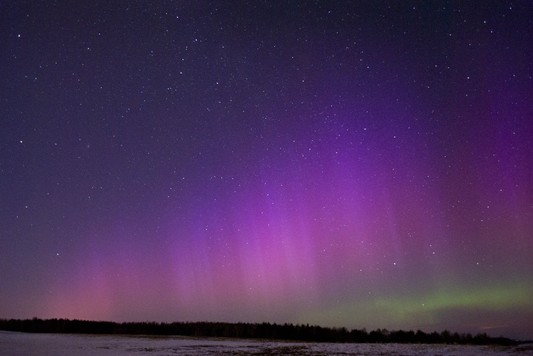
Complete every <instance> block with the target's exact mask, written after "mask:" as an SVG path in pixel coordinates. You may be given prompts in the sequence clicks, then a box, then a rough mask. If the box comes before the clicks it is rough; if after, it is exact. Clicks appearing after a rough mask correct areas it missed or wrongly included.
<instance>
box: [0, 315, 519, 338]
mask: <svg viewBox="0 0 533 356" xmlns="http://www.w3.org/2000/svg"><path fill="white" fill-rule="evenodd" d="M0 330H5V331H20V332H29V333H65V334H126V335H180V336H191V337H225V338H240V339H270V340H291V341H311V342H343V343H348V342H350V343H410V344H473V345H489V344H498V345H514V344H517V342H516V341H514V340H512V339H508V338H505V337H491V336H488V335H487V334H478V335H475V336H472V335H471V334H459V333H452V332H450V331H447V330H445V331H442V332H440V333H438V332H432V333H426V332H423V331H421V330H418V331H416V332H414V331H403V330H397V331H389V330H387V329H377V330H373V331H370V332H367V331H366V329H359V330H357V329H354V330H348V329H346V328H327V327H321V326H316V325H309V324H306V325H300V324H296V325H294V324H287V323H286V324H275V323H274V324H272V323H260V324H253V323H221V322H173V323H158V322H123V323H116V322H111V321H90V320H69V319H44V320H43V319H38V318H33V319H25V320H20V319H9V320H8V319H0Z"/></svg>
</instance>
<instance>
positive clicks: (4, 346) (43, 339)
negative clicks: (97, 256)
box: [0, 331, 533, 356]
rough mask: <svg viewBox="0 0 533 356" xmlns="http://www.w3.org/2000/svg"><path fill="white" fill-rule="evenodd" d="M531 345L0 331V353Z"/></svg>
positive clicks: (326, 351) (379, 350)
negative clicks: (467, 344) (410, 343)
mask: <svg viewBox="0 0 533 356" xmlns="http://www.w3.org/2000/svg"><path fill="white" fill-rule="evenodd" d="M516 353H520V354H523V355H530V354H533V346H529V347H525V346H518V347H496V346H458V345H399V344H386V345H381V344H377V345H376V344H329V343H296V342H270V341H265V342H263V341H255V340H227V339H196V338H183V337H152V336H146V337H143V336H116V335H113V336H107V335H105V336H93V335H64V334H26V333H16V332H6V331H0V355H6V356H7V355H74V356H77V355H119V356H120V355H489V356H490V355H511V354H516Z"/></svg>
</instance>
